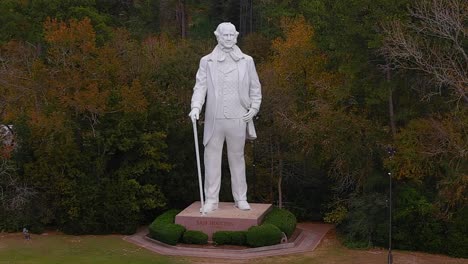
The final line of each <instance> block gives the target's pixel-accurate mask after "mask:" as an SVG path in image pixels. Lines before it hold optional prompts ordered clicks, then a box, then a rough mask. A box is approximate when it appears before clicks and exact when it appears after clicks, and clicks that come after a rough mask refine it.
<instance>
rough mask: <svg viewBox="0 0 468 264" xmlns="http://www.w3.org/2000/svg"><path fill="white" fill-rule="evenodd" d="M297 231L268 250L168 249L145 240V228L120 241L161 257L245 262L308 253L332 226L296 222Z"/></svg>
mask: <svg viewBox="0 0 468 264" xmlns="http://www.w3.org/2000/svg"><path fill="white" fill-rule="evenodd" d="M297 228H298V229H300V231H301V232H300V234H299V235H298V236H297V238H296V239H295V240H294V241H292V242H289V243H286V244H279V245H274V246H269V247H260V248H246V249H226V248H217V247H215V246H213V245H207V246H205V247H198V248H193V247H182V246H170V245H166V244H164V243H161V242H159V241H155V240H152V239H149V238H148V237H146V234H148V229H147V228H144V229H141V230H140V231H138V232H137V233H135V234H134V235H131V236H125V237H124V238H123V239H124V240H126V241H128V242H131V243H134V244H136V245H139V246H141V247H144V248H146V249H148V250H151V251H153V252H156V253H159V254H163V255H171V256H190V257H202V258H218V259H238V260H246V259H252V258H260V257H269V256H278V255H287V254H295V253H303V252H309V251H312V250H314V249H315V248H316V247H317V246H318V244H319V243H320V241H321V240H322V239H323V237H324V236H325V235H326V234H327V232H328V231H329V230H330V229H332V228H333V225H329V224H319V223H299V224H298V226H297Z"/></svg>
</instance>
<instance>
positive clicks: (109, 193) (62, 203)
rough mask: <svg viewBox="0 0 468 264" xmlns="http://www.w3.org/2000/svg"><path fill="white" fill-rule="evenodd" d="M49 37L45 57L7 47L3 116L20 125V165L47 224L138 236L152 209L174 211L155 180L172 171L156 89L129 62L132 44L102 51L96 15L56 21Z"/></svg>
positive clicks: (46, 28)
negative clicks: (155, 109) (153, 109)
mask: <svg viewBox="0 0 468 264" xmlns="http://www.w3.org/2000/svg"><path fill="white" fill-rule="evenodd" d="M115 34H116V35H117V36H118V35H120V34H125V33H124V32H119V31H116V32H115ZM44 39H45V41H46V44H47V51H46V54H44V55H43V56H41V54H39V52H38V51H37V50H36V49H35V47H31V46H27V45H26V44H16V43H13V42H12V43H10V44H9V45H6V46H5V47H4V49H3V50H2V58H3V66H4V67H3V71H2V73H1V74H2V80H3V81H2V85H1V87H2V89H4V90H5V91H8V92H7V93H5V94H3V97H2V100H3V101H4V102H6V104H5V108H4V109H2V110H3V113H2V114H3V116H2V119H3V122H7V123H15V124H18V130H17V132H18V141H19V142H20V143H19V150H18V154H17V155H18V156H22V157H23V159H22V160H21V162H20V164H18V166H20V167H21V168H23V170H24V175H23V177H24V180H25V181H28V182H31V183H32V184H33V185H34V186H35V187H36V188H37V190H38V191H39V193H40V195H41V198H42V202H43V205H42V207H40V206H39V208H41V210H42V212H41V216H42V217H41V221H42V224H56V225H58V226H60V227H61V228H63V229H64V230H66V231H68V232H72V233H83V232H85V233H90V232H91V233H102V232H132V231H134V230H135V228H136V226H137V225H138V223H139V221H140V220H141V219H142V216H143V212H144V211H145V210H150V209H155V208H160V207H162V206H164V205H165V198H164V196H163V194H162V193H161V191H160V188H159V186H158V185H156V184H155V176H156V175H157V174H158V173H160V172H162V171H167V170H169V169H170V166H169V164H168V163H166V162H165V159H166V158H165V154H164V150H165V148H166V144H165V137H166V133H165V132H164V130H163V129H162V128H161V127H158V126H156V125H154V121H153V120H155V116H151V115H149V114H148V109H149V103H148V99H147V98H148V96H150V94H149V93H148V89H150V87H149V86H147V84H146V83H142V82H141V81H140V80H139V76H138V73H134V72H129V71H128V70H127V69H126V67H125V64H124V62H125V60H126V59H127V58H126V56H128V55H129V54H128V53H125V51H124V50H123V49H122V48H123V47H124V46H122V44H125V43H130V42H131V41H130V39H128V35H127V38H126V39H125V38H117V37H115V39H114V41H117V40H118V41H119V42H120V43H117V42H113V41H110V42H109V43H106V44H104V45H102V46H97V44H96V34H95V32H94V29H93V26H92V25H91V23H90V20H89V19H83V20H80V21H78V20H73V19H72V20H70V21H69V22H62V21H58V20H55V19H49V20H47V21H46V22H45V23H44ZM121 42H124V43H121ZM145 90H146V91H145ZM151 99H155V98H151ZM155 104H157V103H155Z"/></svg>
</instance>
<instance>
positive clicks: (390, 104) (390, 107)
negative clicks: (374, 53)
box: [387, 70, 396, 138]
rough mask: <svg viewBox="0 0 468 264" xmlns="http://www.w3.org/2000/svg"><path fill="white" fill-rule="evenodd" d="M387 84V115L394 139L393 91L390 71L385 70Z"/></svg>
mask: <svg viewBox="0 0 468 264" xmlns="http://www.w3.org/2000/svg"><path fill="white" fill-rule="evenodd" d="M387 82H388V84H389V86H388V114H389V117H390V127H391V129H392V137H393V138H395V135H396V124H395V112H394V109H393V89H392V86H391V85H390V70H387Z"/></svg>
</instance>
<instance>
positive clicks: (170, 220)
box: [149, 210, 185, 245]
mask: <svg viewBox="0 0 468 264" xmlns="http://www.w3.org/2000/svg"><path fill="white" fill-rule="evenodd" d="M179 212H180V211H178V210H169V211H167V212H165V213H163V214H162V215H160V216H158V217H156V219H155V220H154V221H153V223H151V225H150V226H149V235H150V237H151V238H154V239H156V240H159V241H161V242H164V243H166V244H169V245H175V244H177V242H179V240H180V239H181V237H182V235H183V233H184V232H185V227H183V226H181V225H177V224H174V221H175V216H176V215H177V214H178V213H179Z"/></svg>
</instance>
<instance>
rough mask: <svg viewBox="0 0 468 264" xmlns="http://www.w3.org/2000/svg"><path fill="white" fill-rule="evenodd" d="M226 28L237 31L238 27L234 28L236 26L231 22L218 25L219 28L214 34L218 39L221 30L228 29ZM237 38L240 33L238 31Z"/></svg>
mask: <svg viewBox="0 0 468 264" xmlns="http://www.w3.org/2000/svg"><path fill="white" fill-rule="evenodd" d="M226 26H232V27H234V30H236V26H234V24H232V23H231V22H223V23H221V24H219V25H218V27H217V28H216V30H215V32H214V34H215V36H216V38H218V37H219V36H220V35H221V29H222V28H223V27H226ZM237 36H239V32H237V30H236V37H237Z"/></svg>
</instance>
